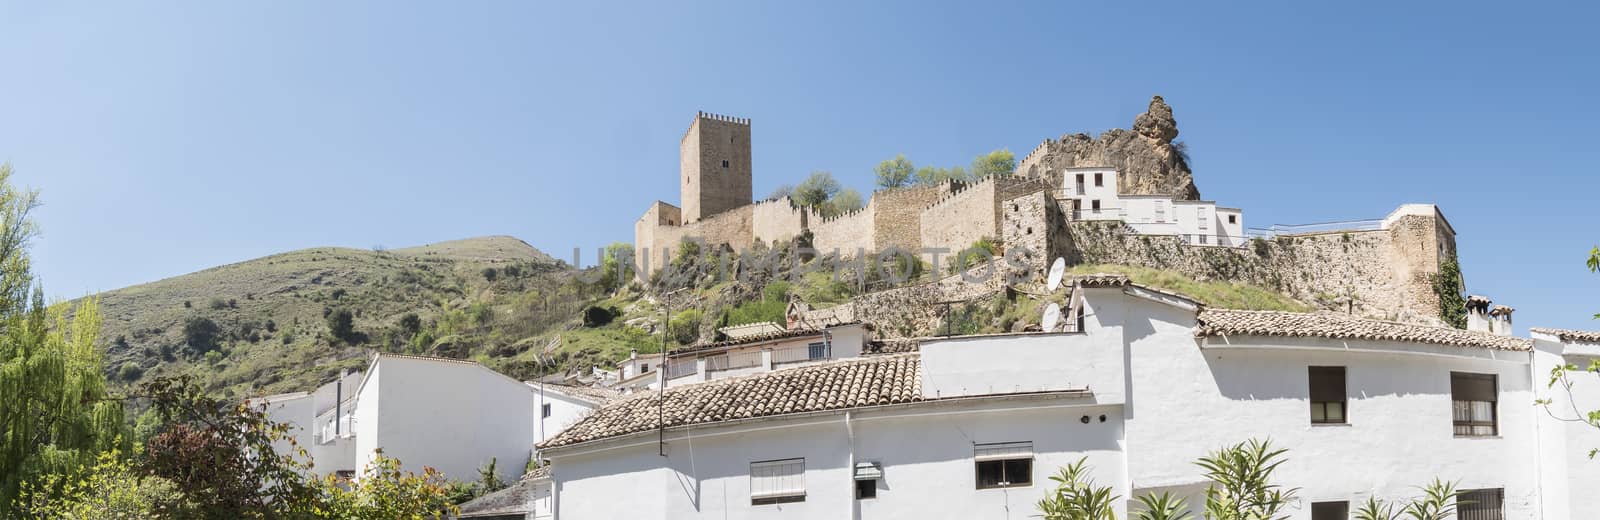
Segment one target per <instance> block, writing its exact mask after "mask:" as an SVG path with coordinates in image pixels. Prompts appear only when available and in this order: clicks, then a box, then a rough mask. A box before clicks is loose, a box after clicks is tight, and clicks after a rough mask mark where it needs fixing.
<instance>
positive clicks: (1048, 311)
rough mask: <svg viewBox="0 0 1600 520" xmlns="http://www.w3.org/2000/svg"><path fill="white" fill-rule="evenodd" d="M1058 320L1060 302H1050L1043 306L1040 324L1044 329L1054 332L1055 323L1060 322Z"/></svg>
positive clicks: (1059, 318)
mask: <svg viewBox="0 0 1600 520" xmlns="http://www.w3.org/2000/svg"><path fill="white" fill-rule="evenodd" d="M1060 321H1061V304H1059V303H1055V302H1050V306H1049V307H1045V308H1044V321H1043V322H1042V323H1041V325H1044V331H1045V332H1054V331H1055V330H1056V325H1057V324H1058V323H1060Z"/></svg>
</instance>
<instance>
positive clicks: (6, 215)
mask: <svg viewBox="0 0 1600 520" xmlns="http://www.w3.org/2000/svg"><path fill="white" fill-rule="evenodd" d="M11 173H12V170H11V166H10V165H9V164H0V396H3V397H0V516H5V515H6V514H7V513H8V512H9V511H10V510H12V508H13V507H15V505H16V499H17V496H18V493H19V491H20V490H21V485H22V483H23V482H24V481H28V480H31V479H33V478H35V477H38V476H40V475H46V474H76V473H77V472H79V471H80V470H82V469H83V468H86V467H88V466H90V465H92V464H94V462H95V459H96V458H97V457H98V456H99V454H100V453H102V452H106V451H111V450H113V449H121V450H122V451H123V452H126V451H127V450H128V447H129V446H128V444H127V441H126V440H125V439H130V438H131V437H132V436H131V435H130V434H129V432H128V431H127V428H126V425H125V421H124V419H123V416H122V414H123V412H122V405H121V403H120V402H119V401H114V400H109V399H107V395H106V381H105V369H104V366H103V362H102V360H101V357H100V350H99V349H98V348H96V347H95V340H96V338H97V336H98V334H99V331H100V310H99V304H98V302H97V301H96V299H95V298H85V299H84V300H83V301H82V302H80V303H79V304H78V306H77V308H76V309H73V310H72V313H71V315H72V319H71V320H69V319H67V315H68V312H67V310H68V309H67V307H66V306H65V305H55V306H50V307H46V306H45V304H44V292H43V290H42V289H40V288H39V287H38V286H37V285H36V282H35V280H34V278H33V274H32V271H31V260H30V258H29V256H28V253H27V248H28V243H29V241H30V240H31V239H32V238H33V237H34V235H35V233H36V232H37V227H36V225H35V224H34V221H33V219H32V218H31V217H30V214H31V213H32V211H33V210H34V209H35V208H37V207H38V193H37V192H34V191H30V190H21V189H17V188H16V187H15V186H13V185H12V184H11Z"/></svg>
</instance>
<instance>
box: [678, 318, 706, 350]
mask: <svg viewBox="0 0 1600 520" xmlns="http://www.w3.org/2000/svg"><path fill="white" fill-rule="evenodd" d="M702 318H704V315H703V314H702V313H701V312H700V309H689V310H686V311H683V312H680V313H678V315H677V316H673V317H672V321H671V325H672V338H673V340H675V341H677V342H678V344H680V345H688V344H691V343H694V342H695V340H698V339H700V321H701V319H702Z"/></svg>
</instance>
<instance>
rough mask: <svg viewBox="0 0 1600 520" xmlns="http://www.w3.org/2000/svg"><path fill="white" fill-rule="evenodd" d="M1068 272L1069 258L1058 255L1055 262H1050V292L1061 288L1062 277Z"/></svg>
mask: <svg viewBox="0 0 1600 520" xmlns="http://www.w3.org/2000/svg"><path fill="white" fill-rule="evenodd" d="M1066 274H1067V260H1066V259H1065V258H1060V257H1057V258H1056V261H1055V263H1052V264H1050V278H1049V285H1048V286H1047V287H1048V288H1049V289H1050V292H1056V289H1060V288H1061V278H1062V277H1063V276H1066Z"/></svg>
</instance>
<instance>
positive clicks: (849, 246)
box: [810, 201, 877, 256]
mask: <svg viewBox="0 0 1600 520" xmlns="http://www.w3.org/2000/svg"><path fill="white" fill-rule="evenodd" d="M874 202H875V201H873V202H868V203H867V206H866V207H864V208H861V209H858V210H856V211H852V212H850V213H846V214H843V215H839V216H836V217H833V218H827V219H814V221H813V222H812V223H811V228H810V230H811V247H813V248H816V250H817V251H820V252H822V253H823V254H827V253H831V252H833V251H835V250H837V251H838V252H839V253H840V254H841V255H844V256H853V255H855V253H856V250H858V249H859V250H862V251H869V252H870V251H875V250H876V248H875V247H873V222H874V219H873V213H874V212H875V210H876V209H877V206H876V204H875V203H874ZM817 220H819V221H817Z"/></svg>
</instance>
